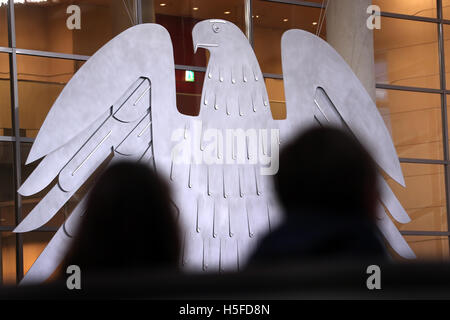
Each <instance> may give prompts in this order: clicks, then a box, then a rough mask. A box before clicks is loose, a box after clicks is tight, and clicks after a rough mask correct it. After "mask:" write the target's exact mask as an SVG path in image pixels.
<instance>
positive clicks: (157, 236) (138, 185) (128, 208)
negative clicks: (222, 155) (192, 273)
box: [65, 162, 180, 272]
mask: <svg viewBox="0 0 450 320" xmlns="http://www.w3.org/2000/svg"><path fill="white" fill-rule="evenodd" d="M175 214H176V212H175V208H174V206H173V205H172V203H171V201H170V193H169V189H168V186H167V185H166V184H165V183H163V182H162V181H161V180H160V178H159V177H158V176H157V175H156V173H155V172H153V170H152V169H150V168H149V167H148V166H146V165H144V164H137V163H135V162H118V163H116V164H113V165H111V166H110V167H109V168H107V169H106V170H105V172H103V173H102V174H101V175H100V177H99V178H98V180H97V182H96V184H95V185H94V187H93V189H92V190H91V192H90V193H89V195H88V200H87V203H86V212H85V214H84V216H83V218H82V221H81V225H80V227H79V229H78V232H77V233H76V235H75V239H74V242H73V246H72V248H71V249H70V250H69V253H68V255H67V257H66V260H65V265H66V266H69V265H72V264H73V265H78V266H79V267H80V269H81V270H82V272H84V271H87V272H90V271H93V272H102V271H103V270H116V269H120V270H123V269H126V268H128V269H133V268H136V269H147V268H163V269H174V270H176V268H177V267H178V262H179V256H180V235H179V229H178V225H177V223H176V218H175Z"/></svg>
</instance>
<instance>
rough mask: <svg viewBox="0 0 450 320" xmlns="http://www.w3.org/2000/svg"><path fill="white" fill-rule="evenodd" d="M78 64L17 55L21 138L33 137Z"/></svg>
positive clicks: (79, 65) (62, 60) (70, 61)
mask: <svg viewBox="0 0 450 320" xmlns="http://www.w3.org/2000/svg"><path fill="white" fill-rule="evenodd" d="M81 65H82V62H81V61H74V60H64V59H55V58H42V57H33V56H24V55H18V56H17V68H18V79H19V117H20V135H21V136H23V137H35V136H36V135H37V133H38V131H39V129H40V127H41V125H42V123H43V122H44V119H45V117H46V116H47V113H48V111H49V110H50V108H51V106H52V105H53V103H54V102H55V100H56V98H57V97H58V95H59V93H60V92H61V90H62V89H63V88H64V86H65V85H66V83H67V82H68V81H69V80H70V78H71V77H72V76H73V74H74V73H75V72H76V71H77V70H78V69H79V68H80V67H81Z"/></svg>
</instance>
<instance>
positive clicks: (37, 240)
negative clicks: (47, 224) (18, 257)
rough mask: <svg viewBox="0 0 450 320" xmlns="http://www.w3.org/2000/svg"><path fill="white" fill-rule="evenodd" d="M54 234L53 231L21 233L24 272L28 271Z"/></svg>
mask: <svg viewBox="0 0 450 320" xmlns="http://www.w3.org/2000/svg"><path fill="white" fill-rule="evenodd" d="M54 234H55V233H54V232H27V233H24V234H23V235H22V237H23V273H24V274H26V273H27V272H28V270H29V269H30V268H31V266H32V265H33V263H34V262H35V261H36V259H37V258H38V257H39V255H40V254H41V253H42V251H43V250H44V249H45V247H46V246H47V243H48V242H49V241H50V240H51V239H52V237H53V235H54Z"/></svg>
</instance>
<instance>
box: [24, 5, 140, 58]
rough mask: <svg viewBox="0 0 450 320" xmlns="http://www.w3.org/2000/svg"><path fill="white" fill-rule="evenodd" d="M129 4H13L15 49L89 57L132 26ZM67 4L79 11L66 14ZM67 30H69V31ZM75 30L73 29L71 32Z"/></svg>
mask: <svg viewBox="0 0 450 320" xmlns="http://www.w3.org/2000/svg"><path fill="white" fill-rule="evenodd" d="M133 3H134V2H133V1H130V0H125V1H110V0H95V1H92V0H75V1H73V0H59V1H51V2H50V1H45V2H44V1H33V2H32V1H27V2H26V3H16V4H15V16H16V41H17V47H18V48H25V49H34V50H44V51H54V52H64V53H74V54H83V55H92V54H93V53H94V52H95V51H97V50H98V49H99V48H100V47H101V46H102V45H104V44H105V43H106V42H108V41H109V40H111V39H112V38H113V37H114V36H115V35H117V34H119V33H121V32H122V31H124V30H125V29H127V28H128V27H130V26H132V25H133V22H132V20H136V18H135V14H134V8H133ZM70 5H77V6H78V7H79V9H80V11H79V13H80V15H79V16H80V24H79V27H80V28H79V29H76V28H78V26H77V25H76V22H77V21H76V18H77V13H78V12H76V11H75V12H74V11H71V12H73V13H67V9H68V7H69V6H70ZM69 27H70V29H69ZM74 27H75V29H74Z"/></svg>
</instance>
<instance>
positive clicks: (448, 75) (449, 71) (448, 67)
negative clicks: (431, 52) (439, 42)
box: [443, 2, 450, 89]
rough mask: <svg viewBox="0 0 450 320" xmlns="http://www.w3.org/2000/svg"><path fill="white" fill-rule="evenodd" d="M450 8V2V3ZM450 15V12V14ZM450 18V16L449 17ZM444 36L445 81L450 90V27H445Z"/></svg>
mask: <svg viewBox="0 0 450 320" xmlns="http://www.w3.org/2000/svg"><path fill="white" fill-rule="evenodd" d="M449 6H450V2H449ZM449 13H450V12H449ZM449 18H450V16H449ZM443 30H444V32H443V34H444V52H445V79H446V86H447V89H449V88H450V82H449V81H450V26H449V25H446V24H444V25H443Z"/></svg>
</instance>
